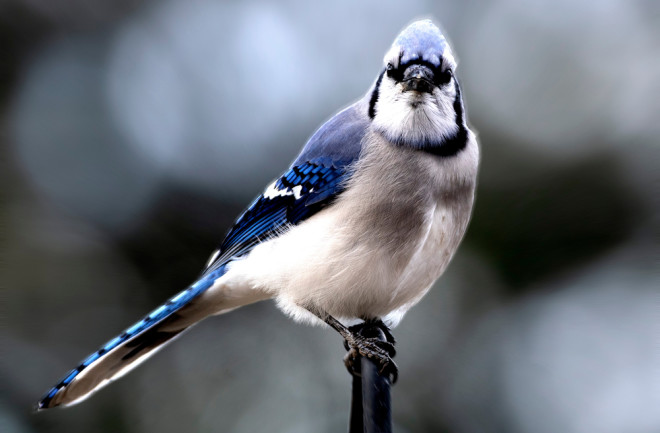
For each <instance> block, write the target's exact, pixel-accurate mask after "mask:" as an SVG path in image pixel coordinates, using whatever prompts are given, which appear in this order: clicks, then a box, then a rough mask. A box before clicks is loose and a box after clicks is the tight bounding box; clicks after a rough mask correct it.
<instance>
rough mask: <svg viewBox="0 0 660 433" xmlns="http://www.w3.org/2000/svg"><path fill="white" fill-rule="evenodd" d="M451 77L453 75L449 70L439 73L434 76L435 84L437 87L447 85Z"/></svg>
mask: <svg viewBox="0 0 660 433" xmlns="http://www.w3.org/2000/svg"><path fill="white" fill-rule="evenodd" d="M452 76H453V73H452V72H451V69H446V70H445V71H442V72H440V73H439V74H438V75H437V76H436V82H437V84H438V85H439V86H441V85H443V84H447V83H449V82H450V81H451V77H452Z"/></svg>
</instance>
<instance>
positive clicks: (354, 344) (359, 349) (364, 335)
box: [344, 320, 399, 383]
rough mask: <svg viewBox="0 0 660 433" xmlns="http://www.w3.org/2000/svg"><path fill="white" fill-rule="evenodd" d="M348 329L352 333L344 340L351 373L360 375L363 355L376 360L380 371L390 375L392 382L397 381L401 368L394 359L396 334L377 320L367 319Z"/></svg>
mask: <svg viewBox="0 0 660 433" xmlns="http://www.w3.org/2000/svg"><path fill="white" fill-rule="evenodd" d="M348 329H349V331H350V334H349V336H348V338H346V339H345V340H344V347H346V350H348V353H347V354H346V356H345V357H344V364H345V365H346V368H347V369H348V371H349V373H351V374H353V375H357V376H359V375H360V362H359V358H360V357H361V356H362V357H365V358H368V359H370V360H371V361H373V362H375V363H376V364H377V365H378V366H379V371H378V373H379V374H381V375H385V376H387V377H389V378H390V380H391V382H392V383H395V382H396V380H397V378H398V373H399V369H398V368H397V366H396V364H395V363H394V361H393V360H392V358H394V355H396V350H395V348H394V343H395V340H394V336H393V335H392V333H391V332H390V330H389V328H387V326H385V324H384V323H383V322H382V321H380V320H377V321H366V322H364V323H360V324H358V325H355V326H351V327H350V328H348ZM383 338H384V340H383Z"/></svg>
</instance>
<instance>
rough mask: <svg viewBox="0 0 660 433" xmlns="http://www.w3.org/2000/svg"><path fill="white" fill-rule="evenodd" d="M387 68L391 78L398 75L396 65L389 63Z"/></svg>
mask: <svg viewBox="0 0 660 433" xmlns="http://www.w3.org/2000/svg"><path fill="white" fill-rule="evenodd" d="M385 69H386V70H387V76H388V77H390V78H394V75H396V69H394V65H393V64H391V63H388V64H387V66H386V67H385Z"/></svg>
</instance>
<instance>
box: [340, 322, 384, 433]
mask: <svg viewBox="0 0 660 433" xmlns="http://www.w3.org/2000/svg"><path fill="white" fill-rule="evenodd" d="M358 332H359V333H360V334H362V335H363V336H364V337H369V338H374V337H375V338H378V339H379V340H381V341H386V338H385V334H384V333H383V331H382V330H381V329H380V328H378V327H377V326H365V327H363V328H362V329H360V330H359V331H358ZM356 364H358V365H359V369H360V370H359V371H356V372H355V374H353V391H352V398H351V415H350V425H349V433H391V432H392V410H391V403H392V399H391V396H390V386H391V384H390V378H389V375H388V374H384V375H381V374H380V373H379V372H378V371H379V366H378V365H377V364H376V363H374V362H373V361H372V360H370V359H368V358H365V357H360V358H359V360H358V362H357V363H356Z"/></svg>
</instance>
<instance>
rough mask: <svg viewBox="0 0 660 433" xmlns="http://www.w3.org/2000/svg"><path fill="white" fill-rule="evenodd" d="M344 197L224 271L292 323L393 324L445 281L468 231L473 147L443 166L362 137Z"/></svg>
mask: <svg viewBox="0 0 660 433" xmlns="http://www.w3.org/2000/svg"><path fill="white" fill-rule="evenodd" d="M367 140H368V141H366V142H365V150H364V151H363V157H362V158H361V160H360V165H359V166H358V167H356V171H355V174H354V175H353V177H352V178H351V181H350V182H349V184H348V185H347V189H346V191H345V192H344V193H343V194H342V195H341V196H340V197H339V199H338V200H337V202H336V203H335V204H333V205H332V206H330V207H328V208H326V209H324V210H323V211H321V212H319V213H318V214H316V215H314V216H313V217H311V218H310V219H309V220H307V221H305V222H303V223H302V224H300V225H298V226H295V227H293V228H292V229H291V230H289V231H288V232H286V233H285V234H283V235H281V236H279V237H277V238H275V239H272V240H269V241H267V242H264V243H263V244H261V245H259V246H257V247H256V248H255V249H254V250H253V251H252V252H251V253H250V254H249V255H248V257H246V258H245V259H243V260H240V261H239V262H237V263H236V264H234V265H233V266H232V268H231V270H230V272H229V273H228V275H227V276H230V275H229V274H231V275H233V276H235V277H232V278H234V279H240V281H245V283H246V284H249V285H251V286H252V287H254V288H258V289H260V290H264V291H267V292H269V293H271V294H272V295H273V296H274V297H276V298H277V300H278V304H279V305H280V306H281V307H282V308H283V309H284V310H285V311H286V312H287V313H290V314H292V315H293V316H294V318H297V319H311V316H310V315H309V314H307V313H306V312H305V310H304V309H302V308H300V307H301V306H305V305H309V306H315V307H317V308H320V309H322V310H324V311H326V312H327V313H329V314H331V315H333V316H335V317H341V318H363V319H364V318H372V317H385V316H387V315H388V314H390V313H392V312H395V313H394V314H393V315H392V314H390V319H393V320H394V321H397V319H398V318H400V316H401V315H402V313H403V312H405V311H406V310H407V309H408V308H410V307H411V306H412V305H414V303H416V302H417V301H418V300H419V299H420V298H421V297H422V296H423V294H424V293H426V291H427V290H428V288H429V287H430V286H431V285H432V284H433V282H434V281H435V280H436V279H437V278H438V277H439V276H440V275H441V274H442V272H443V271H444V269H445V268H446V266H447V264H448V263H449V260H450V259H451V257H452V255H453V254H454V252H455V251H456V248H457V247H458V244H459V242H460V240H461V238H462V236H463V234H464V232H465V228H466V226H467V222H468V220H469V216H470V210H471V207H472V200H473V196H474V183H475V177H476V165H477V160H478V149H477V147H476V143H474V142H472V141H471V142H470V145H469V146H468V148H467V149H465V150H464V151H463V152H461V154H459V155H457V156H455V157H453V158H451V159H443V158H438V157H435V156H431V155H428V154H424V153H422V152H419V151H411V150H408V149H401V148H395V147H393V146H391V145H390V144H389V143H387V142H385V141H383V140H382V139H379V138H378V137H368V138H367Z"/></svg>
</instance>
